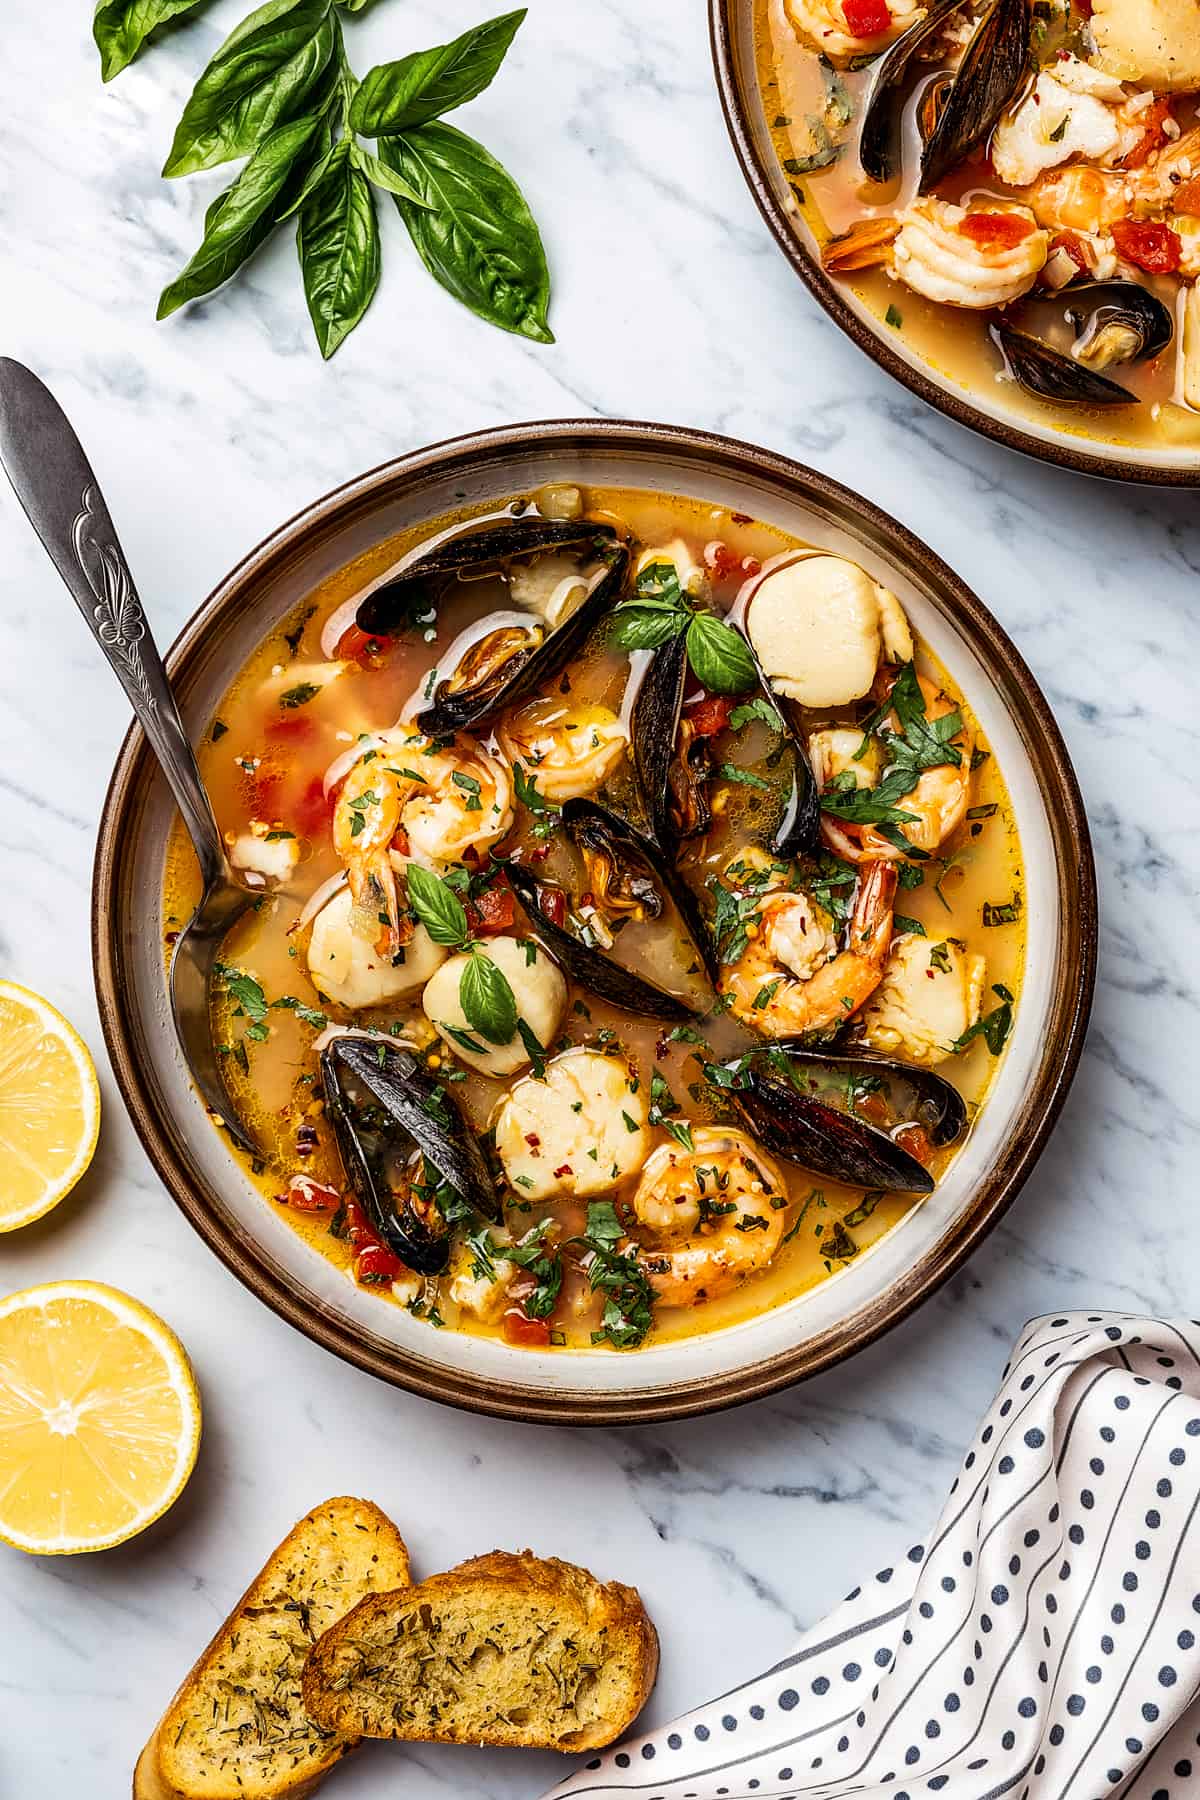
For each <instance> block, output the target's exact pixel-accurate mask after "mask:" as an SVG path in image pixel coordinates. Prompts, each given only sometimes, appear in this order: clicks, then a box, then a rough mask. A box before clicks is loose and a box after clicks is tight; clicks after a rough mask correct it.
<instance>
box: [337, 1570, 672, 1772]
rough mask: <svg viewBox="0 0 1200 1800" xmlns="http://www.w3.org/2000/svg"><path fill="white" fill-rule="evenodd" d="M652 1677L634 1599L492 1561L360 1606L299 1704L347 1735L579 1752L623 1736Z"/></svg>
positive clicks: (654, 1650) (654, 1658)
mask: <svg viewBox="0 0 1200 1800" xmlns="http://www.w3.org/2000/svg"><path fill="white" fill-rule="evenodd" d="M657 1671H658V1637H657V1634H656V1633H655V1630H654V1627H653V1625H652V1624H651V1623H650V1620H649V1618H648V1616H647V1614H646V1609H645V1607H644V1606H643V1605H642V1602H641V1599H640V1597H639V1595H638V1592H637V1589H636V1588H630V1587H623V1586H622V1585H621V1584H620V1583H619V1582H615V1581H613V1582H607V1583H605V1582H600V1581H597V1580H596V1578H595V1576H594V1575H589V1574H588V1572H587V1570H586V1569H578V1568H575V1567H574V1565H573V1564H571V1563H564V1562H557V1561H553V1560H551V1561H545V1562H543V1561H541V1560H539V1558H537V1557H536V1556H534V1555H532V1554H531V1552H529V1551H524V1552H523V1553H522V1554H521V1555H519V1556H517V1555H512V1554H510V1553H509V1552H508V1551H504V1550H494V1551H492V1553H491V1554H490V1555H489V1556H478V1557H475V1558H474V1559H473V1560H472V1561H471V1562H465V1563H461V1564H460V1565H459V1567H458V1568H456V1569H451V1570H450V1571H449V1573H448V1574H445V1575H435V1576H434V1577H433V1578H432V1579H431V1580H429V1581H423V1582H421V1583H420V1584H419V1585H418V1586H416V1587H412V1588H408V1589H407V1590H401V1591H400V1592H398V1593H395V1594H373V1595H372V1596H371V1597H370V1598H369V1599H367V1600H363V1601H362V1602H360V1604H359V1605H358V1606H356V1607H355V1608H354V1611H353V1612H352V1613H350V1614H348V1615H347V1617H346V1618H344V1619H343V1620H342V1621H341V1623H340V1624H338V1625H336V1626H334V1627H333V1629H332V1630H331V1631H329V1632H327V1633H326V1635H325V1636H324V1637H323V1638H322V1639H321V1641H320V1643H319V1644H317V1645H316V1646H315V1647H314V1649H313V1650H312V1651H311V1652H310V1653H309V1657H308V1660H307V1662H306V1663H305V1665H304V1681H303V1691H304V1705H305V1707H306V1709H307V1711H308V1714H309V1716H310V1718H312V1719H314V1720H315V1721H316V1722H317V1723H319V1724H320V1725H322V1726H324V1727H325V1728H326V1729H327V1730H331V1731H337V1732H339V1733H344V1734H347V1735H355V1736H361V1737H378V1738H405V1739H409V1740H422V1741H427V1742H433V1743H448V1744H497V1745H525V1746H528V1747H531V1748H537V1749H542V1750H563V1751H569V1752H575V1751H580V1750H592V1749H596V1748H599V1747H600V1746H601V1745H603V1744H609V1743H611V1742H612V1741H613V1739H614V1738H618V1737H620V1736H621V1734H622V1733H623V1732H624V1731H626V1730H628V1728H629V1726H630V1725H631V1724H632V1723H633V1721H634V1719H636V1717H637V1715H638V1713H639V1712H640V1711H641V1709H642V1707H643V1705H644V1704H645V1702H646V1698H647V1696H648V1695H649V1693H650V1690H651V1688H652V1687H653V1686H654V1677H655V1675H656V1673H657Z"/></svg>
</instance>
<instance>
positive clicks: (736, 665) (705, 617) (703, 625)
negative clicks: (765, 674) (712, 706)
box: [687, 613, 758, 694]
mask: <svg viewBox="0 0 1200 1800" xmlns="http://www.w3.org/2000/svg"><path fill="white" fill-rule="evenodd" d="M687 653H688V661H689V662H690V663H691V665H692V668H693V669H694V670H695V673H696V679H697V680H698V681H699V682H700V683H701V684H702V685H703V686H704V687H706V688H707V689H708V691H709V693H710V694H743V693H745V691H746V689H747V688H750V687H753V686H754V683H755V681H756V680H757V679H758V671H757V669H756V668H755V666H754V658H753V657H752V656H751V654H750V651H749V648H748V646H747V644H746V641H745V639H744V638H743V637H742V636H741V635H740V634H739V633H738V632H736V631H735V630H734V629H733V626H732V625H726V624H725V623H724V621H723V620H721V619H717V618H714V617H713V615H712V613H697V614H696V616H695V618H694V619H693V620H692V621H691V624H690V625H689V626H688V628H687Z"/></svg>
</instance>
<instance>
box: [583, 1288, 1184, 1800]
mask: <svg viewBox="0 0 1200 1800" xmlns="http://www.w3.org/2000/svg"><path fill="white" fill-rule="evenodd" d="M1198 1509H1200V1325H1198V1324H1195V1323H1192V1322H1190V1321H1183V1322H1181V1323H1176V1324H1166V1323H1163V1322H1161V1321H1159V1320H1154V1319H1140V1318H1134V1317H1130V1316H1128V1315H1126V1314H1122V1313H1103V1314H1101V1313H1070V1314H1061V1315H1059V1316H1058V1317H1056V1318H1044V1319H1036V1320H1034V1321H1033V1323H1032V1324H1030V1325H1029V1326H1027V1327H1026V1330H1025V1332H1024V1333H1023V1335H1022V1337H1021V1339H1020V1341H1019V1342H1018V1344H1017V1346H1016V1349H1015V1351H1014V1352H1013V1358H1012V1361H1011V1363H1010V1364H1009V1365H1008V1367H1007V1369H1006V1370H1005V1372H1004V1382H1003V1385H1002V1386H1001V1389H1000V1392H999V1393H998V1394H997V1396H996V1399H995V1401H994V1402H993V1404H992V1407H991V1410H990V1411H989V1413H988V1415H987V1417H986V1419H985V1420H984V1421H983V1424H982V1426H981V1428H980V1431H979V1434H978V1436H977V1437H976V1439H975V1442H974V1443H973V1445H972V1446H971V1449H970V1450H969V1451H968V1453H967V1455H966V1457H965V1458H964V1459H963V1465H962V1469H961V1471H960V1472H959V1475H958V1479H957V1480H956V1481H955V1483H954V1485H953V1487H952V1488H951V1490H950V1496H949V1499H948V1500H947V1502H946V1506H945V1508H944V1510H943V1512H942V1516H941V1518H940V1520H939V1521H938V1524H937V1527H936V1529H935V1531H934V1533H933V1535H932V1537H931V1538H930V1540H929V1542H928V1544H927V1545H918V1546H917V1547H916V1548H915V1549H912V1550H910V1551H909V1552H908V1555H907V1557H906V1558H905V1559H904V1560H903V1561H902V1562H900V1563H898V1564H897V1566H896V1567H895V1568H891V1569H881V1570H880V1571H879V1573H878V1574H876V1575H873V1576H871V1577H870V1578H869V1579H868V1580H867V1581H866V1582H864V1584H863V1586H862V1587H861V1588H855V1590H854V1592H853V1593H852V1594H849V1595H848V1596H847V1597H846V1599H845V1600H844V1601H843V1602H842V1604H841V1606H840V1607H838V1609H837V1610H836V1612H834V1613H833V1614H832V1615H831V1616H830V1617H829V1618H828V1619H826V1620H825V1621H824V1623H823V1624H821V1625H818V1626H817V1627H816V1628H815V1629H814V1630H812V1631H810V1632H809V1633H808V1634H807V1635H806V1636H805V1637H804V1638H803V1639H802V1641H801V1642H800V1644H799V1645H798V1647H797V1648H796V1650H795V1651H794V1652H793V1653H792V1654H791V1655H790V1656H787V1657H785V1658H784V1660H783V1661H782V1662H781V1663H778V1664H776V1666H775V1667H774V1668H773V1669H771V1670H770V1671H769V1672H768V1673H767V1674H765V1675H760V1676H758V1677H757V1678H756V1679H754V1680H753V1681H748V1682H746V1683H745V1684H744V1685H743V1686H741V1687H738V1688H735V1689H734V1690H733V1691H732V1692H731V1693H728V1694H724V1695H722V1696H721V1698H720V1699H718V1700H714V1701H712V1702H711V1703H710V1704H709V1705H707V1706H702V1707H700V1708H699V1709H698V1710H697V1711H696V1712H693V1713H689V1714H688V1715H687V1716H686V1718H682V1719H678V1720H676V1721H675V1723H673V1724H671V1725H667V1726H664V1727H663V1728H662V1729H661V1730H660V1731H655V1732H653V1733H651V1734H650V1735H649V1736H648V1737H644V1738H637V1739H633V1740H631V1741H629V1742H627V1743H625V1744H624V1745H623V1746H622V1747H621V1749H619V1750H617V1751H609V1752H608V1753H607V1754H606V1755H605V1756H603V1757H597V1758H595V1759H594V1760H593V1761H591V1762H589V1763H588V1765H587V1767H586V1768H584V1769H581V1770H579V1771H578V1773H577V1774H575V1775H573V1776H572V1777H571V1778H570V1779H569V1780H567V1781H565V1782H563V1783H562V1784H561V1785H560V1786H559V1787H556V1788H555V1789H554V1790H553V1800H560V1797H561V1800H565V1797H566V1796H567V1795H572V1796H574V1795H588V1796H591V1797H592V1800H605V1797H607V1796H613V1797H616V1796H630V1795H634V1794H636V1795H638V1796H640V1797H641V1800H685V1797H687V1800H691V1797H693V1796H694V1797H695V1800H715V1797H716V1796H719V1795H729V1796H731V1797H735V1796H736V1800H750V1797H751V1796H752V1797H753V1800H768V1797H781V1796H788V1795H792V1796H797V1797H798V1796H801V1795H804V1796H815V1797H817V1800H843V1797H846V1800H848V1797H849V1796H851V1795H853V1796H854V1797H855V1800H918V1796H920V1797H921V1800H924V1797H925V1796H927V1795H932V1794H941V1795H944V1796H945V1800H1000V1796H1002V1795H1011V1796H1012V1797H1013V1800H1026V1797H1028V1800H1051V1797H1053V1800H1107V1797H1108V1796H1112V1797H1113V1800H1118V1797H1119V1800H1124V1797H1125V1796H1130V1800H1189V1797H1190V1800H1195V1797H1196V1796H1198V1795H1200V1749H1198V1748H1197V1746H1198V1745H1200V1706H1197V1705H1196V1699H1197V1693H1198V1691H1200V1647H1198V1644H1197V1640H1198V1638H1200V1525H1198V1523H1197V1510H1198ZM668 1653H669V1646H668ZM547 1800H550V1796H547Z"/></svg>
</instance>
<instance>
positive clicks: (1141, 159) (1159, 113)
mask: <svg viewBox="0 0 1200 1800" xmlns="http://www.w3.org/2000/svg"><path fill="white" fill-rule="evenodd" d="M1170 117H1171V101H1170V97H1169V96H1168V95H1163V96H1162V97H1161V98H1160V99H1158V100H1154V101H1152V102H1151V104H1150V105H1149V106H1148V107H1146V109H1145V111H1144V112H1143V113H1142V114H1141V120H1142V135H1141V137H1140V138H1139V139H1138V141H1137V143H1136V144H1135V145H1134V146H1133V149H1132V150H1130V151H1128V152H1127V153H1126V155H1124V156H1123V157H1122V158H1121V160H1120V162H1119V163H1118V164H1117V167H1118V169H1140V168H1141V167H1142V166H1143V164H1145V163H1147V162H1149V160H1150V158H1151V157H1152V156H1153V155H1154V152H1155V151H1156V150H1161V149H1162V147H1163V145H1164V144H1165V143H1166V141H1167V133H1166V130H1165V126H1166V122H1167V120H1168V119H1169V118H1170Z"/></svg>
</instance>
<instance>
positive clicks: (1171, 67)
mask: <svg viewBox="0 0 1200 1800" xmlns="http://www.w3.org/2000/svg"><path fill="white" fill-rule="evenodd" d="M1091 32H1092V37H1093V38H1094V39H1095V43H1096V57H1095V61H1096V63H1097V65H1098V66H1099V67H1100V68H1101V69H1103V70H1104V72H1105V73H1106V74H1108V75H1115V76H1116V77H1117V78H1118V80H1121V81H1137V82H1141V83H1142V84H1143V85H1144V86H1146V87H1149V88H1153V89H1154V90H1155V92H1156V93H1194V92H1195V91H1196V90H1197V89H1200V30H1198V29H1197V18H1196V0H1094V3H1093V6H1092V21H1091Z"/></svg>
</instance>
